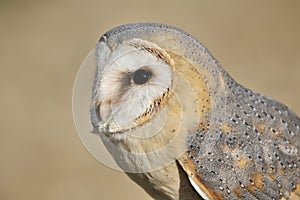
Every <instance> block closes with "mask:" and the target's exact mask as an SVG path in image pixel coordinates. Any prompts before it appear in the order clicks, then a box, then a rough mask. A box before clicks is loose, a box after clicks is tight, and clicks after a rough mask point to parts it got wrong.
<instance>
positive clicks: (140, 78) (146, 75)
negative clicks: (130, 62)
mask: <svg viewBox="0 0 300 200" xmlns="http://www.w3.org/2000/svg"><path fill="white" fill-rule="evenodd" d="M151 75H152V73H151V72H150V71H147V70H145V69H139V70H137V71H135V72H134V74H133V82H134V83H135V84H137V85H142V84H144V83H147V82H148V81H149V79H150V77H151Z"/></svg>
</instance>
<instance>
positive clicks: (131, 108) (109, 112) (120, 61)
mask: <svg viewBox="0 0 300 200" xmlns="http://www.w3.org/2000/svg"><path fill="white" fill-rule="evenodd" d="M98 48H99V49H98V52H102V49H104V51H105V53H104V55H105V56H106V57H105V56H103V55H102V54H99V55H97V56H99V58H98V62H102V63H100V64H101V66H100V65H98V72H97V73H98V74H101V77H99V79H100V81H99V83H98V88H96V89H95V90H96V91H95V96H96V98H95V101H96V102H100V105H99V106H100V107H99V114H100V118H101V121H100V122H98V123H100V125H99V126H100V127H101V126H102V127H105V130H111V131H114V130H122V129H126V128H130V127H134V126H136V124H135V122H134V121H135V120H136V119H137V118H139V117H140V116H142V115H143V114H144V113H145V112H146V111H147V109H149V108H150V105H151V104H153V102H154V101H155V100H156V99H158V98H160V97H161V96H162V95H163V94H164V93H166V92H167V91H168V89H169V88H170V87H171V84H172V77H173V74H172V68H171V66H169V65H167V64H166V63H165V61H164V60H162V59H161V58H158V57H157V56H156V55H154V54H151V53H150V52H149V51H147V50H145V49H142V48H137V47H134V46H129V45H127V44H126V45H119V46H117V47H115V49H114V50H113V51H111V52H110V51H107V47H106V46H105V45H98ZM140 69H146V70H148V71H149V72H151V77H150V79H149V81H148V82H146V83H145V84H135V83H134V82H133V80H127V79H128V78H127V77H126V76H129V75H128V74H134V73H135V72H136V71H137V70H140ZM126 81H127V82H129V83H128V84H129V85H126V84H127V82H126ZM124 84H125V86H124ZM96 106H98V105H96ZM101 123H102V125H101Z"/></svg>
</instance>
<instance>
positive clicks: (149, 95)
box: [90, 23, 226, 159]
mask: <svg viewBox="0 0 300 200" xmlns="http://www.w3.org/2000/svg"><path fill="white" fill-rule="evenodd" d="M187 36H188V37H187ZM96 58H97V69H96V75H95V81H94V87H93V95H92V101H91V108H90V111H91V121H92V124H93V127H94V128H95V129H96V131H98V132H99V133H100V134H103V135H106V136H107V137H109V138H110V139H111V140H113V141H122V142H121V143H123V148H124V149H126V150H128V151H131V152H146V153H149V152H154V151H157V149H164V148H165V147H166V146H168V147H169V148H171V149H181V150H180V151H178V153H175V154H176V156H178V155H179V154H180V153H183V151H184V150H183V149H184V148H185V147H184V145H185V143H183V142H182V141H183V140H186V134H188V133H190V132H195V131H196V130H199V128H200V129H201V128H205V127H208V126H209V125H208V124H205V122H206V121H208V120H207V119H206V118H208V117H210V118H211V117H212V115H211V113H212V110H213V109H217V110H218V113H220V111H221V110H222V108H220V107H219V108H215V107H214V105H216V104H218V105H220V103H218V102H215V101H216V100H217V101H222V98H223V94H222V91H223V90H224V87H225V86H224V82H225V81H224V77H225V76H224V75H226V73H225V72H224V71H223V69H222V68H221V67H220V66H219V64H218V62H217V61H216V60H215V59H214V58H213V57H212V56H211V54H210V53H209V52H208V51H207V49H206V48H205V47H204V46H203V45H202V44H200V43H199V42H198V41H197V40H196V39H194V38H193V37H192V36H190V35H189V34H188V33H186V32H184V31H182V30H179V29H177V28H175V27H171V26H167V25H161V24H153V23H146V24H128V25H123V26H120V27H117V28H114V29H112V30H110V31H109V32H107V33H105V34H104V35H103V36H102V37H101V38H100V40H99V43H98V44H97V47H96ZM218 95H220V97H218ZM212 99H214V101H212ZM176 139H178V140H180V142H178V143H177V142H176V141H177V140H176ZM179 146H182V147H179ZM166 152H167V153H166V154H170V152H174V150H168V151H166ZM175 154H174V153H172V156H171V157H176V156H175ZM172 159H174V158H172Z"/></svg>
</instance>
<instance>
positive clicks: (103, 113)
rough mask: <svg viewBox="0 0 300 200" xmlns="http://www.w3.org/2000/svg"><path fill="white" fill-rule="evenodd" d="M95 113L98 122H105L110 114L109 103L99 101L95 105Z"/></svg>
mask: <svg viewBox="0 0 300 200" xmlns="http://www.w3.org/2000/svg"><path fill="white" fill-rule="evenodd" d="M97 115H98V119H99V121H100V122H102V123H105V122H107V121H108V120H109V119H110V116H111V105H110V104H108V103H100V104H99V106H98V107H97Z"/></svg>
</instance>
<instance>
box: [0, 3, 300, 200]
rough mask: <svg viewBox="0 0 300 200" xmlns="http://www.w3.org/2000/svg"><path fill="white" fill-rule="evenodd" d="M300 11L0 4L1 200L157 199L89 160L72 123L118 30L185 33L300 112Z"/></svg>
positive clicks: (272, 6) (266, 6)
mask: <svg viewBox="0 0 300 200" xmlns="http://www.w3.org/2000/svg"><path fill="white" fill-rule="evenodd" d="M183 2H184V3H183ZM299 10H300V1H298V0H293V1H292V0H290V1H282V0H280V1H275V0H266V1H261V0H251V1H243V0H226V1H211V0H210V1H208V0H205V1H204V0H194V1H192V0H185V1H173V0H170V1H166V0H165V1H161V0H151V1H141V0H135V1H113V0H111V1H108V0H106V1H96V0H94V1H79V0H73V1H72V0H62V1H57V0H52V1H46V0H19V1H17V0H14V1H11V0H6V1H0V91H1V96H0V97H1V98H0V113H1V115H0V136H1V138H0V158H1V160H0V199H1V200H4V199H5V200H6V199H46V200H47V199H49V200H50V199H150V198H149V197H148V196H147V195H146V194H145V193H144V192H143V191H142V190H141V189H140V188H139V187H138V186H137V185H136V184H135V183H133V182H132V181H130V180H129V179H128V178H127V177H126V176H125V175H124V174H122V173H120V172H117V171H114V170H112V169H109V168H107V167H105V166H103V165H102V164H100V163H99V162H97V161H96V160H95V159H93V157H92V156H91V155H89V154H88V152H87V151H86V150H85V149H84V147H83V145H82V144H81V142H80V140H79V138H78V136H77V133H76V130H75V127H74V123H73V119H72V109H71V96H72V86H73V81H74V78H75V75H76V71H77V70H78V68H79V66H80V64H81V62H82V61H83V59H84V57H85V56H86V55H87V54H88V52H89V51H90V50H91V49H92V48H93V47H94V46H95V44H96V42H97V40H98V38H99V37H100V35H101V34H103V33H104V32H105V31H107V30H108V29H110V28H112V27H114V26H117V25H119V24H124V23H129V22H138V21H156V22H161V23H167V24H171V25H174V26H178V27H180V28H182V29H184V30H186V31H188V32H190V33H191V34H193V35H194V36H195V37H197V38H198V39H199V40H201V41H202V43H204V44H205V45H206V46H207V47H208V48H209V49H210V51H211V52H212V53H213V55H215V57H217V58H218V60H219V61H220V62H221V64H222V65H223V66H224V68H225V69H226V70H227V71H229V72H230V74H231V75H232V76H233V77H234V78H235V79H236V80H238V81H239V82H241V83H242V84H244V85H246V86H247V87H250V88H252V89H254V90H256V91H259V92H262V93H264V94H267V95H269V96H272V97H274V98H276V99H278V100H280V101H282V102H285V103H286V104H287V105H289V106H290V107H292V108H293V110H295V111H296V112H297V113H300V102H299V101H300V93H299V84H300V79H299V74H300V58H299V57H300V37H299V36H300V12H299Z"/></svg>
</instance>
